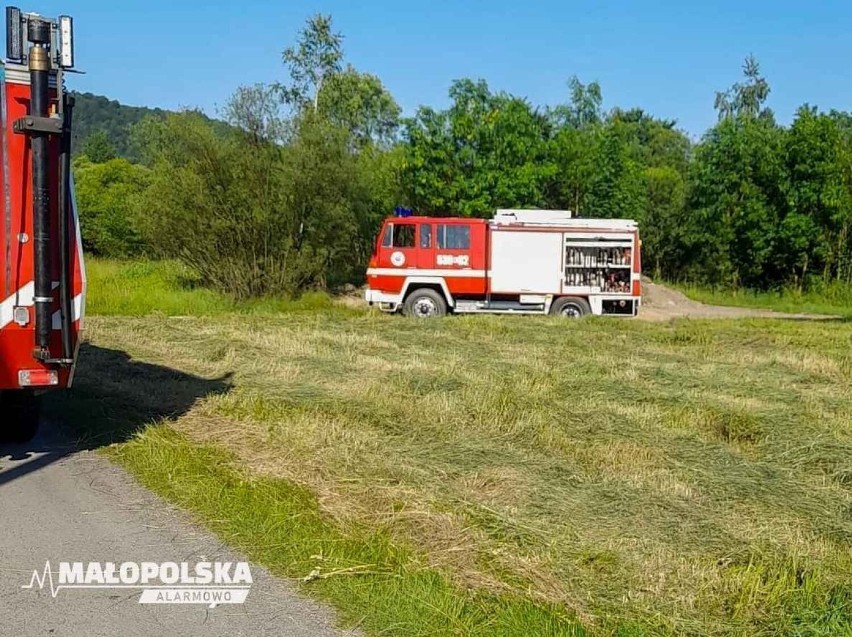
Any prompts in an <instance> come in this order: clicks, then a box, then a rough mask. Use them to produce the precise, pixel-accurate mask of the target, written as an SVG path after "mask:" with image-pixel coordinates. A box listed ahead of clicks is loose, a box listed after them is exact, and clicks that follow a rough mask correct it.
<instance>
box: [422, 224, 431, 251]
mask: <svg viewBox="0 0 852 637" xmlns="http://www.w3.org/2000/svg"><path fill="white" fill-rule="evenodd" d="M420 247H421V248H431V247H432V224H431V223H421V224H420Z"/></svg>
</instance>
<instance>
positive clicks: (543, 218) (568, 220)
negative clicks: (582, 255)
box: [491, 209, 637, 231]
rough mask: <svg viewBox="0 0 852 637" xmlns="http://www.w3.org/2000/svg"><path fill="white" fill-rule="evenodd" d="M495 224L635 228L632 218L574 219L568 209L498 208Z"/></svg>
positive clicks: (605, 228)
mask: <svg viewBox="0 0 852 637" xmlns="http://www.w3.org/2000/svg"><path fill="white" fill-rule="evenodd" d="M491 222H492V223H494V224H497V225H527V226H559V227H564V228H600V229H602V230H622V231H629V230H635V229H636V228H637V224H636V222H635V221H633V220H632V219H585V218H583V219H576V218H574V217H573V213H572V212H571V211H570V210H508V209H507V210H498V211H497V213H496V214H495V215H494V218H493V219H492V220H491Z"/></svg>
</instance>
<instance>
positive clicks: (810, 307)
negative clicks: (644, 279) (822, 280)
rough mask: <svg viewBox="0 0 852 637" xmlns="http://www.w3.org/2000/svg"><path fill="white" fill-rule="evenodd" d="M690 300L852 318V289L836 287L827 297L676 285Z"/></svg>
mask: <svg viewBox="0 0 852 637" xmlns="http://www.w3.org/2000/svg"><path fill="white" fill-rule="evenodd" d="M673 287H675V288H677V289H679V290H680V291H681V292H683V293H684V294H686V296H688V297H689V298H691V299H693V300H695V301H700V302H701V303H706V304H708V305H727V306H732V307H747V308H752V309H761V310H775V311H776V312H785V313H788V314H824V315H827V316H842V317H844V318H852V288H850V287H845V286H834V287H830V288H828V289H827V290H826V291H825V292H824V293H819V294H818V293H815V292H806V293H802V292H796V291H793V290H784V291H781V292H753V291H750V290H735V291H731V290H714V289H710V288H704V287H697V286H691V285H677V284H676V285H673Z"/></svg>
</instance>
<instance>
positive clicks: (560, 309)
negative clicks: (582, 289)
mask: <svg viewBox="0 0 852 637" xmlns="http://www.w3.org/2000/svg"><path fill="white" fill-rule="evenodd" d="M550 313H551V314H552V315H554V316H561V317H563V318H571V319H578V318H583V317H584V316H587V315H589V314H591V313H592V308H591V306H590V305H589V302H588V301H587V300H586V299H581V298H580V297H576V296H563V297H562V298H559V299H556V300H555V301H554V302H553V305H551V306H550Z"/></svg>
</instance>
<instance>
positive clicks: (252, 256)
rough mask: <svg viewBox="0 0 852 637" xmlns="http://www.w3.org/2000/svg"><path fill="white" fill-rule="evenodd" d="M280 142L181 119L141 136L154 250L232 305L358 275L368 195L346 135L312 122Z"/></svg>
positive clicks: (146, 220)
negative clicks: (343, 275) (187, 268)
mask: <svg viewBox="0 0 852 637" xmlns="http://www.w3.org/2000/svg"><path fill="white" fill-rule="evenodd" d="M291 131H292V132H291V133H290V134H289V138H288V139H287V140H286V143H283V142H279V141H278V140H270V139H265V138H263V137H262V136H258V135H256V134H248V133H245V132H244V131H242V130H240V129H232V130H230V131H227V132H225V133H222V132H221V131H218V130H216V129H214V128H213V127H212V126H211V125H210V123H209V122H208V121H206V120H204V119H203V118H202V117H201V116H200V115H198V114H195V113H191V112H186V113H181V114H174V115H170V116H169V117H167V118H166V119H165V120H163V121H158V120H150V121H147V122H145V123H144V124H143V125H142V127H141V128H140V129H139V130H138V131H137V136H138V137H139V138H140V139H142V144H143V146H144V150H145V156H146V159H147V161H148V162H149V163H150V165H151V185H150V188H149V189H148V191H147V193H146V196H145V198H144V200H143V201H142V214H141V215H140V218H141V219H142V220H143V224H144V225H143V228H144V233H145V236H146V238H147V240H148V241H149V242H150V243H151V245H152V246H153V247H154V248H155V249H156V251H157V252H158V253H159V254H160V255H162V256H165V257H169V258H176V259H179V260H181V261H182V262H184V263H185V264H187V265H188V266H190V267H191V268H192V269H193V270H194V271H196V272H197V273H198V274H199V276H200V277H201V278H202V280H203V282H204V284H206V285H210V286H211V287H213V288H215V289H217V290H220V291H222V292H225V293H227V294H228V295H230V296H231V297H233V298H235V299H246V298H251V297H257V296H264V295H270V294H275V295H281V294H285V295H287V294H294V293H298V292H300V291H302V290H305V289H310V288H312V287H319V286H323V285H325V284H326V282H327V280H328V278H329V276H331V275H333V274H336V275H337V277H336V278H339V277H340V274H341V273H346V272H354V271H355V270H357V267H358V266H359V264H360V262H361V261H362V259H363V252H364V250H363V249H362V246H361V244H362V236H361V235H362V233H361V228H362V224H361V223H360V220H361V219H363V218H364V217H365V215H366V214H367V211H368V210H369V192H368V188H367V187H366V183H365V182H364V180H363V179H362V171H361V170H360V168H359V167H360V163H359V160H358V157H357V155H355V154H354V153H353V152H352V151H351V149H350V147H349V144H348V141H349V137H348V134H347V131H345V130H342V129H339V128H336V127H334V126H332V125H330V124H328V123H324V122H321V121H317V120H312V119H310V118H307V119H302V120H300V121H296V122H292V128H291Z"/></svg>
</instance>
